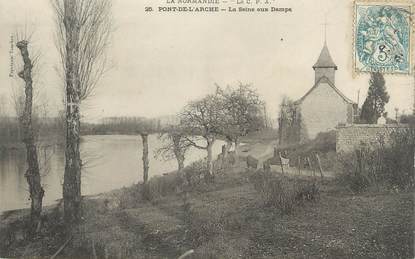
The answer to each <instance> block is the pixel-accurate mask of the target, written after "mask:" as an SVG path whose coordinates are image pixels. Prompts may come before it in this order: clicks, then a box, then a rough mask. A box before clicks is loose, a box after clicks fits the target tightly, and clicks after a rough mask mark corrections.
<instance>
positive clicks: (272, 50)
mask: <svg viewBox="0 0 415 259" xmlns="http://www.w3.org/2000/svg"><path fill="white" fill-rule="evenodd" d="M156 3H160V5H166V0H140V1H138V0H114V1H113V22H114V32H113V34H112V38H111V45H110V47H109V49H108V59H109V60H110V63H111V68H110V69H109V71H108V72H107V73H106V74H105V76H104V77H103V78H102V80H101V81H100V83H99V85H98V88H97V90H96V91H95V93H94V95H93V96H91V97H90V98H89V99H88V100H87V101H85V102H84V103H83V105H82V114H83V118H84V120H86V121H98V120H99V119H100V118H103V117H107V116H146V117H153V116H161V115H171V114H175V113H177V112H179V111H180V109H181V108H182V107H183V106H184V105H185V104H186V103H187V102H189V101H190V100H193V99H196V98H200V97H202V96H204V95H206V94H208V93H212V92H213V91H214V90H215V84H219V85H221V86H226V85H231V86H236V85H237V84H238V83H239V82H242V83H250V84H252V85H253V87H254V88H256V89H257V90H258V92H259V94H260V95H261V97H262V98H263V99H264V100H265V101H266V103H267V109H268V114H269V115H270V116H272V117H273V118H274V117H275V118H276V117H277V111H278V104H279V103H280V101H281V99H282V97H283V96H284V95H286V96H289V97H291V98H292V99H298V98H300V97H301V96H302V95H304V94H305V93H306V92H307V91H308V90H309V89H310V88H311V87H312V86H313V83H314V71H313V69H312V66H313V64H314V63H315V62H316V60H317V58H318V55H319V54H320V51H321V48H322V47H323V43H324V27H325V26H324V25H323V24H324V23H325V20H326V21H327V26H326V31H327V39H326V40H327V44H328V47H329V50H330V53H331V56H332V58H333V60H334V62H335V63H336V64H337V66H338V70H337V72H336V82H335V84H336V87H337V88H338V89H340V90H341V91H342V92H343V93H344V94H345V95H346V96H347V97H349V98H350V99H352V100H354V101H357V95H358V94H357V93H358V91H359V90H360V105H361V104H362V103H363V101H364V98H365V97H366V93H367V88H368V80H369V75H368V74H359V75H356V74H354V73H353V72H352V71H353V68H352V62H353V52H352V32H353V26H352V24H353V8H352V1H349V0H336V1H332V0H313V1H311V0H296V1H288V0H279V1H276V3H278V6H280V7H291V8H292V10H293V12H292V13H286V14H284V13H265V14H260V13H214V14H206V13H204V14H195V13H193V14H189V13H185V14H183V13H157V12H152V13H146V12H144V8H145V7H146V6H153V7H156V5H157V4H156ZM0 17H1V18H0V39H1V41H0V56H1V57H2V58H1V59H0V97H1V98H2V99H3V100H6V102H7V103H8V104H9V109H8V112H9V113H10V114H12V113H13V109H12V103H13V102H12V96H13V93H15V92H16V91H18V89H21V87H22V85H21V82H19V79H16V78H10V77H9V72H10V54H9V52H10V43H9V41H10V35H12V34H13V33H15V32H16V31H18V32H20V34H22V32H24V31H25V30H26V31H29V32H33V36H32V42H31V45H30V46H31V49H30V50H31V51H32V52H33V53H41V55H40V61H39V63H38V64H39V68H38V69H37V71H36V78H35V80H36V81H35V87H36V88H37V89H38V94H37V102H42V103H47V107H48V109H49V110H50V114H52V115H53V114H54V113H56V111H57V110H58V109H59V107H61V103H62V101H61V100H62V96H63V93H62V84H63V82H62V80H61V78H60V77H59V76H58V73H57V70H56V69H57V68H59V66H60V65H59V58H58V54H57V50H56V47H55V45H54V32H55V24H54V14H53V11H52V8H51V6H50V1H49V0H30V1H29V0H13V1H7V0H0ZM25 24H26V26H25ZM25 27H26V29H25ZM16 50H17V49H14V58H15V59H16V60H18V59H19V58H20V56H18V55H17V54H18V53H17V51H16ZM15 63H16V64H15V66H18V63H19V62H15ZM16 69H18V68H17V67H16ZM385 79H386V86H387V90H388V92H389V94H390V96H391V98H390V101H389V104H388V105H387V106H386V108H387V111H388V112H389V114H394V109H395V107H397V108H399V109H400V111H403V110H404V111H405V112H406V113H410V112H411V111H412V107H413V102H414V77H413V75H412V76H407V75H386V76H385Z"/></svg>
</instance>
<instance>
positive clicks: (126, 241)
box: [0, 167, 413, 258]
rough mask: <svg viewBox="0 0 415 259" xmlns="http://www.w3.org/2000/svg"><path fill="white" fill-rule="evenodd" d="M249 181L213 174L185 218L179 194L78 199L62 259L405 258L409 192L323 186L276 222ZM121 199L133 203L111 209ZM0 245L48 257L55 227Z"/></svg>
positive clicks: (409, 240)
mask: <svg viewBox="0 0 415 259" xmlns="http://www.w3.org/2000/svg"><path fill="white" fill-rule="evenodd" d="M249 177H250V173H249V172H246V171H245V170H244V169H243V168H242V167H239V168H238V167H236V168H234V169H233V170H231V172H229V173H227V174H222V175H218V176H217V177H216V183H215V184H212V185H210V186H209V187H208V188H206V189H195V190H194V191H193V192H191V193H190V194H189V198H188V201H187V202H188V204H189V206H188V208H189V209H188V210H187V212H186V210H184V207H183V205H184V203H183V198H182V196H181V195H180V194H175V193H172V194H171V195H167V196H162V197H159V198H158V199H157V201H156V202H145V201H143V200H140V197H139V194H138V193H137V192H136V191H135V189H136V188H137V186H133V187H131V188H124V189H121V190H117V191H114V192H111V193H108V194H105V195H103V196H100V197H98V198H94V199H92V198H90V199H86V200H85V205H84V207H87V208H88V209H87V210H86V211H84V220H83V221H82V223H81V225H80V227H79V230H78V231H76V232H75V238H74V241H73V242H71V244H70V245H69V246H68V247H67V248H65V249H64V250H63V252H62V255H63V256H66V257H77V256H81V255H83V256H85V255H90V256H91V255H92V251H93V249H92V244H94V247H95V250H96V254H97V255H98V257H105V256H107V257H118V258H177V257H178V256H179V255H180V254H181V253H184V252H185V251H187V250H189V249H194V250H195V254H194V257H193V258H265V257H273V258H298V257H305V256H308V257H312V258H338V257H346V258H350V257H365V258H412V257H413V250H412V244H413V233H412V230H413V220H412V215H413V194H412V193H396V194H390V193H387V194H385V193H377V194H375V193H371V194H369V193H366V194H361V195H359V196H355V195H353V194H351V193H349V192H347V191H345V190H343V189H341V188H339V187H338V186H337V185H336V184H335V183H334V182H333V181H329V180H326V181H323V182H322V183H321V184H320V199H319V201H318V202H313V203H304V204H303V205H302V206H299V207H297V208H296V210H295V212H294V213H291V214H289V215H281V213H279V212H278V211H277V210H275V208H270V207H266V206H264V205H263V203H262V202H261V196H260V194H259V193H258V192H257V191H256V190H255V189H254V185H253V184H252V183H251V182H249V180H248V179H249ZM251 177H252V176H251ZM127 197H128V198H129V199H130V200H133V199H135V200H136V202H135V203H133V204H129V205H130V206H121V205H119V204H121V202H120V201H121V200H123V199H126V198H127ZM114 201H115V202H114ZM114 204H115V205H114ZM117 204H118V205H117ZM53 211H54V212H57V211H58V210H52V211H51V212H49V213H48V217H51V220H50V222H55V223H56V222H57V221H58V220H57V219H56V217H57V216H56V215H58V214H54V213H53ZM9 217H11V216H9ZM53 218H55V220H54V221H53V220H52V219H53ZM16 224H17V223H16ZM17 225H18V224H17ZM17 225H15V226H14V227H13V230H16V229H17V227H16V226H17ZM56 227H58V228H56ZM54 231H55V233H54ZM55 236H56V238H55V239H54V238H53V237H55ZM3 238H4V235H2V239H3ZM1 241H2V242H1V244H2V246H1V250H0V251H1V253H0V255H1V256H3V257H9V256H16V257H18V256H22V254H23V252H24V251H26V255H33V256H35V255H39V256H42V255H43V256H47V255H49V256H50V255H51V254H53V253H54V252H55V251H56V250H57V249H58V248H59V246H60V245H61V244H62V243H63V242H64V238H62V237H61V236H59V224H55V229H53V228H52V226H51V225H48V226H46V231H45V232H44V233H43V234H42V235H41V236H40V237H39V238H38V239H36V240H35V241H29V240H21V241H19V242H14V243H12V244H11V245H10V244H9V245H8V246H5V243H4V242H3V240H1ZM45 241H46V242H45ZM29 244H30V245H29Z"/></svg>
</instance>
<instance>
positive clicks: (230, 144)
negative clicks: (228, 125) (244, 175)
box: [223, 138, 232, 158]
mask: <svg viewBox="0 0 415 259" xmlns="http://www.w3.org/2000/svg"><path fill="white" fill-rule="evenodd" d="M231 147H232V139H230V138H226V145H225V152H224V154H223V155H224V156H223V158H226V157H227V156H228V154H229V150H231Z"/></svg>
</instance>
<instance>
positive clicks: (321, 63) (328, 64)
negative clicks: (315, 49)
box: [313, 41, 337, 70]
mask: <svg viewBox="0 0 415 259" xmlns="http://www.w3.org/2000/svg"><path fill="white" fill-rule="evenodd" d="M316 68H334V69H335V70H337V66H336V64H335V63H334V61H333V59H332V58H331V55H330V52H329V49H328V47H327V43H326V41H324V46H323V49H322V50H321V52H320V56H319V57H318V60H317V62H316V63H315V64H314V66H313V69H314V70H315V69H316Z"/></svg>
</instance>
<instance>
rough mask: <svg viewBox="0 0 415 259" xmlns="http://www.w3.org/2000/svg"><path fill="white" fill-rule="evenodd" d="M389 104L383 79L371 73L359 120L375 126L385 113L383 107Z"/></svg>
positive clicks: (378, 74) (380, 75)
mask: <svg viewBox="0 0 415 259" xmlns="http://www.w3.org/2000/svg"><path fill="white" fill-rule="evenodd" d="M388 102H389V94H388V92H387V91H386V86H385V79H384V78H383V75H382V74H381V73H379V72H376V73H372V74H371V75H370V80H369V90H368V93H367V97H366V100H365V102H364V103H363V106H362V112H361V114H360V120H361V121H362V122H364V123H369V124H375V123H376V122H377V120H378V119H379V118H380V116H382V114H383V113H384V112H385V105H386V104H387V103H388Z"/></svg>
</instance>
